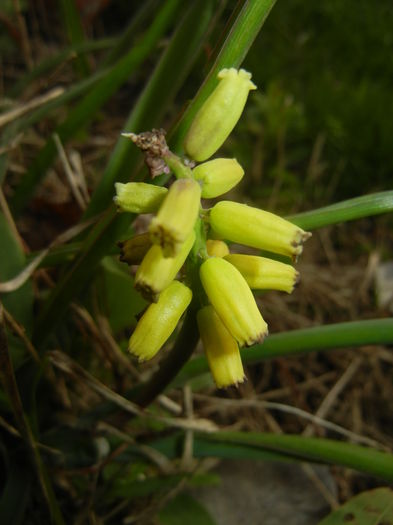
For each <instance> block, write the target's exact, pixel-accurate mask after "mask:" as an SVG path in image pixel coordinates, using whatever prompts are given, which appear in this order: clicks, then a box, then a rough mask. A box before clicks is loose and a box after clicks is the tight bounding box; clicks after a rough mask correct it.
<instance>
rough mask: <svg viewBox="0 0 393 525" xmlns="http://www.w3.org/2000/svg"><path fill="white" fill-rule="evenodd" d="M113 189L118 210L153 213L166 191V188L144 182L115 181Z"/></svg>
mask: <svg viewBox="0 0 393 525" xmlns="http://www.w3.org/2000/svg"><path fill="white" fill-rule="evenodd" d="M115 189H116V195H115V197H114V198H113V200H114V201H115V204H116V206H117V207H118V210H119V211H126V212H131V213H155V212H156V211H157V210H158V209H159V207H160V206H161V204H162V201H163V200H164V199H165V195H166V194H167V193H168V190H167V189H166V188H162V187H161V186H154V185H153V184H146V183H145V182H128V183H127V184H122V183H121V182H116V183H115Z"/></svg>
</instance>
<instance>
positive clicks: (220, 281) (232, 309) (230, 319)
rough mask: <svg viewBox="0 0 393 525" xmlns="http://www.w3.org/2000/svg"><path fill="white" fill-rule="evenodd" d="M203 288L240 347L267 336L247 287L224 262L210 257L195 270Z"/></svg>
mask: <svg viewBox="0 0 393 525" xmlns="http://www.w3.org/2000/svg"><path fill="white" fill-rule="evenodd" d="M199 275H200V278H201V282H202V285H203V288H204V290H205V292H206V295H207V296H208V298H209V300H210V302H211V304H212V305H213V307H214V309H215V311H216V312H217V314H218V316H219V317H220V319H221V321H222V322H223V323H224V325H225V326H226V328H227V329H228V330H229V332H230V333H231V334H232V336H233V337H234V338H235V339H236V341H238V343H239V345H240V346H244V345H246V346H250V345H252V344H254V343H256V342H258V341H262V339H263V338H264V337H265V336H266V335H267V324H266V323H265V321H264V320H263V318H262V315H261V314H260V312H259V310H258V306H257V304H256V302H255V299H254V296H253V295H252V292H251V290H250V287H249V286H248V284H247V283H246V281H245V279H244V277H243V276H242V275H241V273H240V272H239V271H238V270H237V269H236V268H235V267H234V266H233V265H232V264H230V263H229V262H228V261H226V260H225V259H222V258H220V257H211V258H210V259H207V260H206V261H204V262H203V263H202V265H201V267H200V272H199Z"/></svg>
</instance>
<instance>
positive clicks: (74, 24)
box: [59, 0, 90, 77]
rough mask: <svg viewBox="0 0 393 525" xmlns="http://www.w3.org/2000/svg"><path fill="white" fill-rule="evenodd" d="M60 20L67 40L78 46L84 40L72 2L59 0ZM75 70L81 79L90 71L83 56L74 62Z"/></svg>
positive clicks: (70, 0) (73, 2)
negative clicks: (62, 22)
mask: <svg viewBox="0 0 393 525" xmlns="http://www.w3.org/2000/svg"><path fill="white" fill-rule="evenodd" d="M59 3H60V10H61V14H62V19H63V21H64V25H65V28H66V31H67V35H68V39H69V41H70V43H71V44H72V45H78V44H80V43H82V42H84V40H85V33H84V31H83V26H82V22H81V19H80V15H79V13H78V10H77V8H76V5H75V1H74V0H59ZM75 70H76V71H78V72H79V74H80V75H81V76H83V77H85V76H87V75H88V74H89V71H90V67H89V63H88V62H87V60H86V57H85V56H78V57H77V59H76V61H75Z"/></svg>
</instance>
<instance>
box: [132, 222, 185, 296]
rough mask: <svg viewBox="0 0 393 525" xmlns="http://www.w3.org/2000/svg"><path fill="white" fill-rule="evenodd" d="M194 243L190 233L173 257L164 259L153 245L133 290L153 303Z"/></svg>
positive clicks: (155, 245)
mask: <svg viewBox="0 0 393 525" xmlns="http://www.w3.org/2000/svg"><path fill="white" fill-rule="evenodd" d="M194 242H195V233H194V232H193V231H192V232H191V233H190V235H189V236H188V237H187V239H186V240H185V242H184V243H183V244H182V245H181V248H180V250H179V252H178V253H177V254H176V255H175V257H164V255H163V253H162V250H161V247H160V246H158V244H154V245H153V246H152V247H151V248H150V250H149V251H148V252H147V254H146V256H145V257H144V259H143V261H142V263H141V265H140V266H139V268H138V271H137V273H136V276H135V288H136V289H137V290H139V291H140V292H141V293H142V295H143V296H144V297H145V298H146V299H148V300H153V301H155V300H156V298H157V295H158V294H159V293H160V292H161V291H162V290H164V289H165V288H166V287H167V286H169V284H170V283H171V282H172V281H173V279H174V278H175V277H176V275H177V273H178V272H179V270H180V268H181V267H182V266H183V264H184V261H185V260H186V258H187V255H188V254H189V252H190V250H191V248H192V246H193V244H194Z"/></svg>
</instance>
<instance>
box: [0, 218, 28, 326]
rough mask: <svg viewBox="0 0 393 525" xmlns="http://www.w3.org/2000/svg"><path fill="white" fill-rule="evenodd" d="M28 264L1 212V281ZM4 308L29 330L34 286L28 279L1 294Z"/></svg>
mask: <svg viewBox="0 0 393 525" xmlns="http://www.w3.org/2000/svg"><path fill="white" fill-rule="evenodd" d="M25 266H26V258H25V254H24V252H23V250H22V248H21V246H20V244H19V242H18V241H17V240H16V238H15V236H14V234H13V232H12V231H11V229H10V227H9V225H8V223H7V221H6V219H5V217H4V215H3V214H2V213H0V282H4V281H7V280H9V279H12V278H13V277H15V276H16V275H17V274H18V273H19V272H20V271H21V270H22V269H23V268H24V267H25ZM0 300H1V301H2V303H3V305H4V308H5V309H6V310H8V311H9V312H10V314H11V315H12V316H13V317H14V318H15V319H16V321H18V322H19V323H20V324H21V325H22V326H23V327H24V328H25V330H26V331H27V333H30V332H31V329H32V323H33V287H32V283H31V281H27V282H26V283H25V284H24V285H23V286H21V287H20V288H19V289H18V290H15V291H14V292H11V293H3V294H1V295H0Z"/></svg>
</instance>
